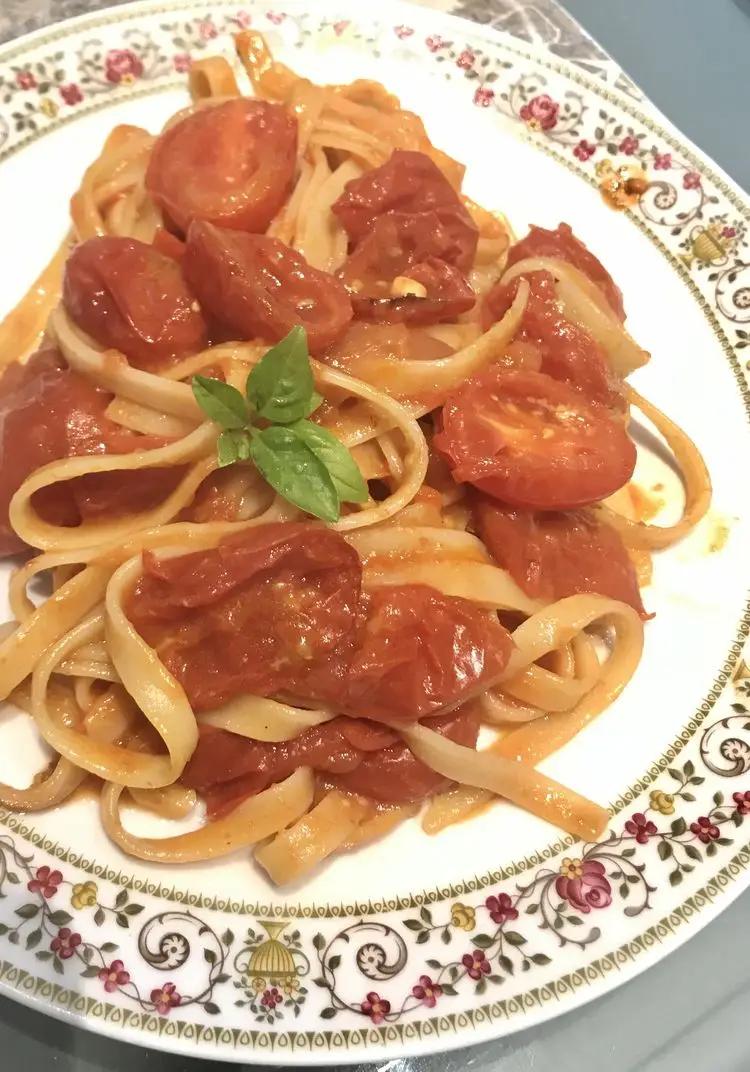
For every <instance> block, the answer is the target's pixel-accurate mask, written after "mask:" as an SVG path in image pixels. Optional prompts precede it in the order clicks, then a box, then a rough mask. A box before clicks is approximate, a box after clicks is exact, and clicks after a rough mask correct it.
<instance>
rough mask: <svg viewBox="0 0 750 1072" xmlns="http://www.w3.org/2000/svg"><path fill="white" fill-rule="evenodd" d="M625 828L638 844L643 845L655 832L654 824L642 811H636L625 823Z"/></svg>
mask: <svg viewBox="0 0 750 1072" xmlns="http://www.w3.org/2000/svg"><path fill="white" fill-rule="evenodd" d="M625 829H626V830H627V832H628V833H629V834H632V835H633V836H634V838H635V840H636V841H637V842H638V844H639V845H645V844H646V842H647V841H648V839H649V838H650V837H652V836H653V835H654V834H655V833H656V825H655V823H652V822H651V820H650V819H647V818H646V816H645V815H644V814H643V812H642V811H637V812H636V813H635V815H634V816H633V818H632V819H628V821H627V822H626V823H625Z"/></svg>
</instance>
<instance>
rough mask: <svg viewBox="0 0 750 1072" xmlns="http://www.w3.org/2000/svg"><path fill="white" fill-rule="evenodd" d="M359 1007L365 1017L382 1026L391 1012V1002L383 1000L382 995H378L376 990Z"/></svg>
mask: <svg viewBox="0 0 750 1072" xmlns="http://www.w3.org/2000/svg"><path fill="white" fill-rule="evenodd" d="M359 1007H360V1009H361V1010H362V1012H363V1013H364V1014H365V1016H369V1017H370V1019H371V1020H372V1022H373V1023H374V1024H382V1023H383V1021H384V1020H385V1018H386V1016H387V1015H388V1013H389V1012H390V1011H391V1003H390V1001H386V1000H385V998H381V996H380V994H376V993H375V991H374V990H371V991H370V993H369V994H368V995H367V997H366V998H365V1000H364V1001H363V1002H361V1003H360V1006H359Z"/></svg>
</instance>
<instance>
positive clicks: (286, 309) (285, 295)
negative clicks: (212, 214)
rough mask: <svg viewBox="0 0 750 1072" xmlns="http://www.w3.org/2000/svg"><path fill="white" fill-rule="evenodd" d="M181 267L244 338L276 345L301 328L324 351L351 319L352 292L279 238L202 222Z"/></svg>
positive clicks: (206, 302) (208, 306)
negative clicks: (293, 330)
mask: <svg viewBox="0 0 750 1072" xmlns="http://www.w3.org/2000/svg"><path fill="white" fill-rule="evenodd" d="M182 269H183V271H184V273H185V277H186V279H187V280H188V282H189V283H190V285H191V287H192V288H193V290H194V291H195V293H196V294H197V295H198V297H199V298H200V301H201V303H202V305H203V307H204V309H205V310H206V312H207V313H210V314H211V315H213V316H214V317H215V319H216V320H217V322H219V323H220V324H221V325H222V326H223V327H225V328H228V329H230V330H231V331H232V332H234V333H235V334H236V335H238V336H239V337H240V338H242V339H253V338H257V337H260V338H262V339H268V340H269V341H270V342H277V341H278V340H279V339H282V338H283V337H284V336H285V335H286V334H287V333H288V332H289V331H290V330H291V329H292V328H293V327H294V325H295V324H302V326H303V327H304V328H305V330H306V331H307V340H308V343H309V346H310V349H311V350H312V351H313V352H315V353H317V352H319V351H320V350H324V349H325V348H326V347H327V346H330V345H331V343H333V342H335V341H336V339H338V338H339V337H340V336H341V335H342V334H343V333H344V331H345V330H346V325H347V324H348V323H349V321H350V320H351V318H352V306H351V302H350V300H349V295H348V293H347V290H346V287H344V285H343V284H342V283H341V282H339V280H338V279H335V278H334V277H333V276H332V275H329V274H328V273H327V272H323V271H320V269H318V268H313V267H312V265H310V264H308V263H307V261H306V260H305V258H304V257H303V256H302V254H301V253H297V252H296V251H295V250H293V249H291V248H290V247H289V246H287V245H285V244H284V243H283V242H281V241H279V239H278V238H269V237H267V236H265V235H252V234H242V233H240V232H239V231H231V230H226V229H224V228H221V227H214V226H213V225H212V224H210V223H204V222H202V221H197V222H195V223H194V224H192V225H191V227H190V230H189V232H188V242H187V248H186V250H185V255H184V257H183V259H182Z"/></svg>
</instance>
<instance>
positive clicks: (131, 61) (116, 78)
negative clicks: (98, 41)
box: [104, 48, 143, 84]
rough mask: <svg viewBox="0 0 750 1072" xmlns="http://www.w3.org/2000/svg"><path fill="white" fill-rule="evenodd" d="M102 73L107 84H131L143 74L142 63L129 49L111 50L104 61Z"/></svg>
mask: <svg viewBox="0 0 750 1072" xmlns="http://www.w3.org/2000/svg"><path fill="white" fill-rule="evenodd" d="M104 73H105V74H106V76H107V81H108V82H113V83H115V84H117V83H118V82H132V81H133V79H134V78H140V77H141V75H142V74H143V63H142V62H141V60H140V58H139V57H138V56H136V54H135V52H133V50H132V49H129V48H112V49H110V50H109V52H108V53H107V55H106V58H105V60H104Z"/></svg>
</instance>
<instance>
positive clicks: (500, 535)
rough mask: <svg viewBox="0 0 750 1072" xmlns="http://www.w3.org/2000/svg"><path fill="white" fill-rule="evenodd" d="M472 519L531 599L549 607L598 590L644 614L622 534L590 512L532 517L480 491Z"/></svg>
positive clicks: (493, 552) (492, 550)
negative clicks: (565, 599)
mask: <svg viewBox="0 0 750 1072" xmlns="http://www.w3.org/2000/svg"><path fill="white" fill-rule="evenodd" d="M472 520H473V525H474V529H475V530H476V533H477V535H478V536H479V538H480V539H481V540H482V542H483V543H484V545H485V546H486V547H487V550H488V551H489V552H490V554H491V555H492V557H493V558H494V559H495V561H496V562H497V564H498V565H499V566H501V567H502V568H503V569H507V570H508V571H509V572H510V574H511V576H512V577H513V580H514V581H516V583H517V584H518V585H519V586H520V587H521V588H522V589H523V590H524V592H526V594H527V595H529V596H531V598H532V599H542V600H544V601H545V602H548V603H549V602H552V601H553V600H557V599H563V598H564V597H565V596H572V595H576V594H578V593H579V592H594V593H598V594H599V595H603V596H609V597H610V598H611V599H617V600H620V601H621V602H622V603H629V604H630V606H631V607H633V608H634V610H637V611H638V613H639V614H641V615H645V612H644V609H643V602H642V600H641V593H640V590H639V588H638V579H637V577H636V572H635V567H634V566H633V563H632V562H631V560H630V558H629V556H628V553H627V551H626V549H625V546H624V544H623V542H622V540H621V539H620V536H619V534H618V533H617V532H616V531H615V529H613V528H612V527H611V526H610V525H607V524H605V523H603V522H600V521H598V520H597V518H596V517H595V516H594V515H593V514H592V513H591V512H589V511H585V510H579V511H576V512H575V513H534V512H533V511H531V510H521V509H518V508H513V507H510V506H505V505H504V504H503V503H500V502H498V501H497V500H496V499H493V498H491V497H490V496H488V495H482V494H481V493H479V492H477V493H475V494H474V495H473V496H472Z"/></svg>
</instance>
